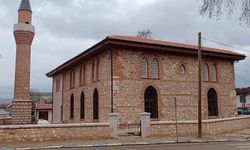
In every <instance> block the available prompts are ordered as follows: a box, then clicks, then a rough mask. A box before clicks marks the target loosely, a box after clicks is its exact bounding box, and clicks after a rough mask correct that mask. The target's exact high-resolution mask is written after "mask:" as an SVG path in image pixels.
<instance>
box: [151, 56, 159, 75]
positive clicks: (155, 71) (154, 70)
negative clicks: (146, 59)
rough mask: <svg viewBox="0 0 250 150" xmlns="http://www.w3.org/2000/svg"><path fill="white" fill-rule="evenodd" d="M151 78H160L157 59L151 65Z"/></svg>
mask: <svg viewBox="0 0 250 150" xmlns="http://www.w3.org/2000/svg"><path fill="white" fill-rule="evenodd" d="M151 77H152V78H155V79H157V78H158V77H159V71H158V61H157V59H156V58H154V59H153V61H152V64H151Z"/></svg>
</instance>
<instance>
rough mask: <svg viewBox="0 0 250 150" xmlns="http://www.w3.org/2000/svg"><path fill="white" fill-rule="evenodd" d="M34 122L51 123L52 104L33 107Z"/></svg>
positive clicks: (40, 104) (39, 104) (37, 104)
mask: <svg viewBox="0 0 250 150" xmlns="http://www.w3.org/2000/svg"><path fill="white" fill-rule="evenodd" d="M35 114H36V121H38V120H47V121H48V122H50V123H51V122H52V103H36V107H35Z"/></svg>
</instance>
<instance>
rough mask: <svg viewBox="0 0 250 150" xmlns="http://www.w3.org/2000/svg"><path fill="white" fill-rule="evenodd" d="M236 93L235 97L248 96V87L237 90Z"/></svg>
mask: <svg viewBox="0 0 250 150" xmlns="http://www.w3.org/2000/svg"><path fill="white" fill-rule="evenodd" d="M236 93H237V95H241V94H250V87H246V88H237V89H236Z"/></svg>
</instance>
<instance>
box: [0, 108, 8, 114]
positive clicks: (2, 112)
mask: <svg viewBox="0 0 250 150" xmlns="http://www.w3.org/2000/svg"><path fill="white" fill-rule="evenodd" d="M9 114H10V112H7V111H5V110H3V109H0V115H9Z"/></svg>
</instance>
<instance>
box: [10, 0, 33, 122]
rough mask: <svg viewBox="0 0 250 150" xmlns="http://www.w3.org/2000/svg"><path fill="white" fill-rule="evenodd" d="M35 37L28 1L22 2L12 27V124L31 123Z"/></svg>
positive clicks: (23, 0)
mask: <svg viewBox="0 0 250 150" xmlns="http://www.w3.org/2000/svg"><path fill="white" fill-rule="evenodd" d="M34 35H35V27H34V26H33V25H32V11H31V7H30V2H29V0H22V1H21V4H20V7H19V10H18V22H17V24H15V25H14V37H15V40H16V71H15V87H14V100H13V101H12V123H13V124H30V123H31V108H32V105H31V100H30V59H31V44H32V41H33V38H34Z"/></svg>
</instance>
